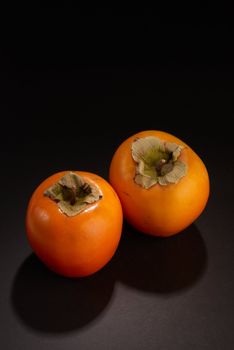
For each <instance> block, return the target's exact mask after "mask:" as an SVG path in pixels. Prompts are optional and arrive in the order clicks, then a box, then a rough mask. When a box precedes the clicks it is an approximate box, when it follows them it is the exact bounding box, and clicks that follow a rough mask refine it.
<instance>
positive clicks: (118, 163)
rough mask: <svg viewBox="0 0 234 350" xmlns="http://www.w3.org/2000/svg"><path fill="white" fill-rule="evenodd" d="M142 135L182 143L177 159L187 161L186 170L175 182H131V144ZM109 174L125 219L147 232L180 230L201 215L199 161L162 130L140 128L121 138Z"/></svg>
mask: <svg viewBox="0 0 234 350" xmlns="http://www.w3.org/2000/svg"><path fill="white" fill-rule="evenodd" d="M146 136H156V137H158V138H160V139H161V140H165V141H169V142H175V143H177V144H179V145H183V146H185V148H184V149H183V150H182V152H181V156H180V159H181V160H183V161H185V162H186V163H187V165H188V171H187V175H186V176H184V177H183V178H181V179H180V180H179V182H178V183H177V184H170V185H167V186H161V185H159V184H156V185H154V186H153V187H151V188H150V189H143V188H142V187H141V186H139V185H137V184H136V183H135V182H134V177H135V166H136V163H135V162H134V160H133V158H132V154H131V144H132V142H133V141H134V139H135V138H136V137H139V138H140V137H146ZM109 175H110V183H111V185H112V186H113V188H114V189H115V190H116V192H117V194H118V196H119V198H120V201H121V203H122V207H123V212H124V216H125V218H126V219H127V221H129V223H130V224H132V225H133V226H134V227H135V228H136V229H138V230H139V231H142V232H144V233H147V234H150V235H155V236H163V237H166V236H171V235H174V234H176V233H178V232H180V231H182V230H183V229H185V228H186V227H187V226H189V225H190V224H191V223H192V222H193V221H194V220H195V219H196V218H197V217H198V216H199V215H200V214H201V212H202V211H203V209H204V208H205V206H206V203H207V200H208V197H209V177H208V173H207V170H206V167H205V165H204V163H203V162H202V160H201V159H200V158H199V157H198V155H197V154H196V153H195V152H194V151H193V150H192V149H191V148H190V147H189V146H188V145H186V144H185V143H184V142H182V141H181V140H179V139H178V138H176V137H175V136H173V135H171V134H168V133H166V132H162V131H155V130H150V131H143V132H140V133H137V134H135V135H133V136H132V137H129V138H128V139H127V140H126V141H124V142H123V143H122V144H121V145H120V146H119V148H118V149H117V151H116V152H115V154H114V156H113V159H112V161H111V165H110V174H109Z"/></svg>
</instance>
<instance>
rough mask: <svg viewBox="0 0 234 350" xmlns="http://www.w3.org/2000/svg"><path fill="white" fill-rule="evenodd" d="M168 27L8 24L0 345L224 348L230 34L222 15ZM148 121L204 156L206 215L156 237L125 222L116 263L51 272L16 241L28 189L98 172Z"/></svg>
mask: <svg viewBox="0 0 234 350" xmlns="http://www.w3.org/2000/svg"><path fill="white" fill-rule="evenodd" d="M195 17H196V16H195V15H194V18H195ZM226 18H228V17H226ZM203 20H204V18H203ZM178 23H179V24H178ZM178 23H177V24H172V22H170V21H169V20H168V21H164V22H163V21H160V17H159V16H155V15H154V14H153V13H152V11H151V9H149V8H148V9H144V10H142V11H141V10H139V12H138V13H134V14H132V15H130V14H128V15H125V16H121V15H120V14H118V13H117V14H115V13H114V12H113V11H111V10H109V9H99V10H93V13H92V16H90V15H87V14H85V15H82V16H81V15H79V16H78V13H77V10H74V11H69V12H67V11H63V9H62V8H60V9H44V11H42V15H40V16H38V13H37V11H35V10H31V14H30V16H29V15H26V14H24V16H18V17H17V21H16V20H15V18H9V20H7V21H6V25H5V27H4V33H6V35H5V40H4V42H3V46H2V64H1V76H2V79H1V84H2V99H1V100H2V101H1V106H0V108H1V141H0V142H1V148H0V154H1V184H2V186H1V199H2V202H1V203H2V204H1V212H2V214H1V222H0V227H1V235H0V242H1V245H0V249H1V254H0V257H1V264H0V273H1V292H0V303H1V304H0V305H1V312H0V315H1V316H0V317H1V343H2V344H3V345H2V346H3V348H4V349H16V348H17V349H32V348H33V349H49V348H53V349H64V348H69V349H77V348H80V349H94V348H97V349H99V348H100V349H156V348H157V349H169V350H170V349H220V348H221V347H222V348H225V349H231V348H232V344H233V340H234V339H233V332H232V328H233V321H234V320H233V312H232V311H233V292H234V283H233V263H234V261H233V245H234V238H233V237H234V236H233V229H234V227H233V220H232V213H233V185H232V181H233V159H232V147H233V139H232V138H233V132H232V126H231V118H232V116H233V110H232V101H233V81H232V78H233V77H232V74H233V55H232V46H233V45H232V37H233V30H232V28H231V27H230V25H229V23H228V20H226V19H225V18H224V20H223V21H220V22H218V21H216V23H213V24H208V23H207V22H206V21H205V20H204V21H202V20H200V21H199V22H198V21H197V22H195V21H193V23H192V22H190V21H189V20H188V21H187V22H186V23H185V22H182V21H181V20H179V21H178ZM147 129H160V130H165V131H168V132H170V133H173V134H175V135H177V136H178V137H179V138H181V139H183V140H184V141H185V142H187V143H188V144H190V145H191V147H192V148H194V150H195V151H196V152H197V153H198V154H199V155H200V156H201V157H202V159H203V160H204V162H205V163H206V165H207V168H208V171H209V174H210V180H211V196H210V200H209V203H208V206H207V209H206V210H205V212H204V213H203V215H202V216H201V217H200V218H199V219H198V220H197V221H196V222H195V223H194V224H193V225H192V226H191V227H189V228H188V229H187V230H185V232H183V233H181V234H180V235H178V236H175V237H173V238H170V239H165V240H161V239H155V238H150V237H147V236H144V235H142V234H140V233H138V232H136V231H134V230H133V229H132V228H131V227H130V226H129V225H127V224H126V223H125V224H124V229H123V238H122V240H121V243H120V247H119V249H118V251H117V253H116V255H115V257H114V258H113V259H112V261H111V262H110V263H109V264H108V265H107V266H106V267H105V268H104V269H103V270H101V271H100V272H99V273H97V274H95V275H94V276H92V277H90V278H87V279H83V280H67V279H63V278H60V277H57V276H55V275H53V274H51V273H50V272H48V271H47V270H46V269H45V268H44V267H43V266H42V265H41V263H40V262H39V261H38V260H37V259H36V257H35V256H34V255H33V254H32V253H31V249H30V247H29V246H28V243H27V241H26V238H25V230H24V217H25V210H26V207H27V203H28V200H29V198H30V195H31V194H32V191H33V190H34V189H35V187H36V186H37V185H38V184H39V183H40V182H41V181H42V180H43V179H44V178H46V177H48V176H49V175H51V174H53V173H54V172H57V171H60V170H63V169H79V170H87V171H91V172H95V173H98V174H100V175H101V176H103V177H105V178H108V167H109V163H110V160H111V157H112V155H113V152H114V151H115V149H116V147H117V146H118V145H119V144H120V143H121V142H122V141H123V140H124V139H125V138H126V137H128V136H130V135H131V134H133V133H135V132H137V131H140V130H147Z"/></svg>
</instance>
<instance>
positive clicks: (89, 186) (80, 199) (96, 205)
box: [26, 171, 122, 277]
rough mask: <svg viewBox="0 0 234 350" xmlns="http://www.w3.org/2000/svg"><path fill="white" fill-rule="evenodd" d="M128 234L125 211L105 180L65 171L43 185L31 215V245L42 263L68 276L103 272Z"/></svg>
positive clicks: (34, 197)
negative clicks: (121, 240)
mask: <svg viewBox="0 0 234 350" xmlns="http://www.w3.org/2000/svg"><path fill="white" fill-rule="evenodd" d="M121 230H122V208H121V203H120V201H119V198H118V196H117V195H116V193H115V191H114V190H113V188H112V187H111V185H110V184H109V183H108V182H107V181H105V180H104V179H103V178H101V177H100V176H97V175H95V174H92V173H88V172H82V171H73V172H70V171H64V172H59V173H57V174H54V175H52V176H50V177H49V178H47V179H46V180H45V181H43V182H42V183H41V184H40V185H39V186H38V187H37V189H36V190H35V192H34V193H33V195H32V197H31V199H30V202H29V205H28V209H27V214H26V232H27V237H28V240H29V243H30V245H31V247H32V249H33V251H34V252H35V253H36V255H37V256H38V257H39V259H40V260H42V262H43V263H44V264H45V265H47V267H49V268H50V269H51V270H53V271H54V272H56V273H58V274H60V275H63V276H67V277H82V276H87V275H90V274H93V273H94V272H96V271H98V270H99V269H101V268H102V267H103V266H104V265H105V264H107V263H108V261H109V260H110V259H111V258H112V256H113V255H114V253H115V251H116V249H117V246H118V243H119V240H120V236H121Z"/></svg>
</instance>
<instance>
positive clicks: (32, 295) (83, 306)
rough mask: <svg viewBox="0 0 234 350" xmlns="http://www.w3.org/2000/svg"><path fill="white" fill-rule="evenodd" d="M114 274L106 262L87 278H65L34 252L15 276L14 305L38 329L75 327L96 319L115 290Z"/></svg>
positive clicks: (53, 330) (18, 312) (32, 326)
mask: <svg viewBox="0 0 234 350" xmlns="http://www.w3.org/2000/svg"><path fill="white" fill-rule="evenodd" d="M112 277H113V276H112V271H111V270H110V269H109V266H107V267H106V268H104V269H103V270H101V271H99V272H98V273H96V274H95V275H93V276H90V277H87V278H83V279H68V278H63V277H60V276H58V275H56V274H54V273H52V272H50V271H49V270H48V269H47V268H46V267H45V266H44V265H42V263H41V262H40V261H39V260H38V258H37V257H36V256H35V255H34V254H31V255H30V256H29V257H28V258H27V259H26V260H25V261H24V262H23V264H22V265H21V266H20V268H19V270H18V272H17V274H16V276H15V280H14V284H13V289H12V296H11V297H12V303H13V307H14V310H15V312H16V314H17V315H18V316H19V317H20V319H21V320H22V321H23V322H24V323H25V324H26V325H27V326H29V327H31V328H34V329H35V330H38V331H43V332H48V333H53V332H56V333H57V332H58V333H60V332H66V331H72V330H74V329H77V328H81V327H83V326H85V325H86V324H87V323H89V322H91V321H92V320H94V319H95V318H96V317H97V316H98V315H99V314H100V313H101V312H102V310H103V309H104V308H105V307H106V305H107V304H108V302H109V301H110V297H111V294H112V289H113V278H112Z"/></svg>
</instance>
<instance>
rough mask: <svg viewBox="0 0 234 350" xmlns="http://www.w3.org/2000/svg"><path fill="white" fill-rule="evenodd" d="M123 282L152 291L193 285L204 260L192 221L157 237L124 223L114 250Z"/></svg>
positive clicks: (203, 249) (201, 239)
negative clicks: (164, 235) (119, 239)
mask: <svg viewBox="0 0 234 350" xmlns="http://www.w3.org/2000/svg"><path fill="white" fill-rule="evenodd" d="M117 255H118V261H119V267H118V274H119V278H120V279H121V281H122V282H124V283H126V284H128V285H130V286H133V287H135V288H138V289H142V290H145V291H148V292H155V293H172V292H176V291H178V290H181V289H184V288H188V287H190V286H192V285H193V284H194V283H195V282H196V281H197V280H198V279H199V278H200V277H201V275H202V273H203V272H204V270H205V267H206V264H207V251H206V247H205V243H204V241H203V238H202V236H201V234H200V232H199V231H198V229H197V227H196V226H195V225H191V226H190V227H188V228H187V229H186V230H185V231H183V232H182V233H180V234H178V235H175V236H173V237H169V238H156V237H151V236H147V235H144V234H142V233H140V232H137V231H135V230H134V229H133V228H132V227H131V226H129V225H127V224H126V225H125V226H124V231H123V239H122V244H121V245H120V248H119V250H118V252H117Z"/></svg>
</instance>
